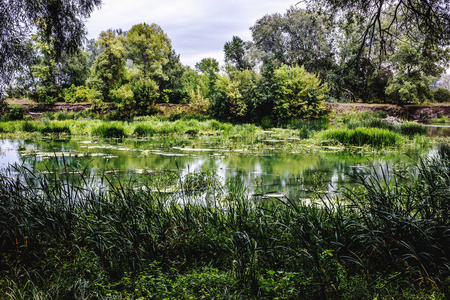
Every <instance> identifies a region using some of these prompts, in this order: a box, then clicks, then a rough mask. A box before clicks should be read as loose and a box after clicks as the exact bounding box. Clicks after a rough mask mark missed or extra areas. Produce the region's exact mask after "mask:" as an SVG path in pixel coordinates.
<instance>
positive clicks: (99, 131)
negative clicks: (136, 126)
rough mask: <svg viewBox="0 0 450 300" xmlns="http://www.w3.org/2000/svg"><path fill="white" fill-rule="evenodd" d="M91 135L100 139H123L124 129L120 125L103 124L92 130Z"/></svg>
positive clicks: (115, 123)
mask: <svg viewBox="0 0 450 300" xmlns="http://www.w3.org/2000/svg"><path fill="white" fill-rule="evenodd" d="M92 135H94V136H99V137H102V138H123V137H125V128H124V126H123V125H122V124H120V123H117V122H114V123H104V124H101V125H100V126H98V127H95V128H94V129H93V130H92Z"/></svg>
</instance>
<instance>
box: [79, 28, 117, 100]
mask: <svg viewBox="0 0 450 300" xmlns="http://www.w3.org/2000/svg"><path fill="white" fill-rule="evenodd" d="M119 37H120V36H119ZM119 37H116V36H115V34H114V32H112V31H102V32H101V33H100V38H99V40H98V44H99V45H100V46H101V47H102V48H103V49H104V50H103V52H102V53H101V54H100V55H99V56H97V58H96V59H95V62H94V66H93V67H92V70H93V72H92V73H93V74H92V75H93V77H91V78H90V79H89V80H88V83H87V84H88V86H89V87H91V88H95V89H97V90H99V91H101V92H102V94H103V97H104V98H108V97H109V93H110V91H112V90H114V89H116V88H118V87H119V85H120V84H121V83H122V81H123V80H124V79H125V76H126V69H125V58H124V56H125V48H124V46H123V41H121V40H120V39H119ZM122 38H123V37H122Z"/></svg>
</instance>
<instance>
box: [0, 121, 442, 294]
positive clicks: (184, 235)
mask: <svg viewBox="0 0 450 300" xmlns="http://www.w3.org/2000/svg"><path fill="white" fill-rule="evenodd" d="M244 129H245V128H242V130H244ZM247 129H248V128H247ZM449 149H450V147H449V146H448V145H443V146H440V148H439V149H438V151H437V154H436V156H435V157H430V158H423V160H422V161H421V163H420V164H419V165H418V166H417V167H416V168H415V169H414V170H413V171H411V172H412V173H411V176H408V177H404V176H403V175H395V174H394V179H393V180H392V181H387V180H385V179H384V178H386V177H387V176H381V175H377V172H367V173H358V174H357V175H355V176H356V177H355V180H356V181H357V182H358V183H359V187H358V188H354V189H349V190H346V191H344V192H343V193H342V195H341V196H340V197H339V198H338V199H326V198H323V204H322V205H306V204H304V203H303V202H302V201H298V200H296V199H280V200H276V201H273V200H272V201H266V200H264V199H259V198H255V199H252V198H250V197H249V195H248V193H247V188H246V187H245V185H244V184H243V182H244V181H243V178H242V175H240V174H237V175H236V176H235V177H233V178H230V179H228V180H227V182H226V183H225V185H223V186H222V185H220V184H219V183H218V181H217V180H214V178H213V177H212V176H211V174H208V173H207V172H198V173H193V174H190V175H187V176H186V177H184V178H182V177H180V176H179V175H178V173H170V174H169V173H167V174H165V173H161V174H154V173H150V175H149V177H148V179H149V181H148V182H145V181H137V180H135V179H133V178H132V177H130V179H129V180H127V181H123V180H122V181H121V180H114V178H112V177H108V176H103V177H101V178H98V177H94V176H92V175H91V172H90V171H89V166H88V165H78V164H76V163H72V162H71V160H65V159H64V158H62V160H54V161H49V162H48V163H54V164H55V165H54V166H49V169H52V168H56V169H57V170H58V171H57V172H53V173H51V174H47V173H38V172H34V171H31V170H29V169H28V168H27V167H26V166H11V167H10V168H9V169H8V170H5V172H3V173H1V174H0V232H1V234H0V245H1V247H2V248H1V249H2V253H3V254H4V255H3V258H2V260H1V262H0V264H1V271H0V272H1V274H2V276H1V277H0V288H1V290H2V291H6V293H4V295H6V296H5V297H8V296H9V297H16V298H33V297H39V295H41V296H42V297H44V298H64V299H66V298H74V297H75V298H77V297H84V298H103V297H106V296H108V295H109V296H114V297H119V298H120V297H121V298H139V297H144V298H202V297H203V298H207V299H210V298H224V299H242V298H256V297H265V298H277V297H278V298H289V299H295V298H298V297H299V295H301V298H304V299H327V298H358V299H363V298H368V299H373V298H375V297H383V298H395V299H397V298H399V297H403V298H411V297H413V296H414V297H416V296H417V295H419V296H423V297H431V295H433V297H435V298H437V299H443V298H444V294H445V293H447V296H448V293H449V286H448V285H446V278H448V276H450V263H449V261H450V249H449V247H450V246H449V245H450V243H449V241H450V230H449V226H450V214H449V208H450V207H449V203H450V201H449V200H450V199H449V194H450V193H448V187H449V186H450V175H449V174H450V160H449V159H450V150H449ZM387 170H388V169H386V170H384V169H383V170H382V171H381V172H387ZM157 180H159V182H158V183H156V181H157ZM155 184H158V185H159V186H161V187H163V186H164V184H166V185H168V184H170V185H173V184H175V185H177V184H178V192H175V193H172V194H170V195H168V194H164V193H162V192H161V191H158V190H155V189H154V188H152V187H154V186H155ZM143 186H144V187H145V188H143ZM217 189H220V190H223V191H224V193H216V192H215V191H216V190H217ZM192 191H193V192H195V193H198V194H192V195H193V197H190V198H184V197H187V195H188V193H189V192H192ZM208 191H209V192H210V194H211V195H215V198H213V199H211V201H208V202H204V201H200V200H199V201H196V198H195V197H196V196H195V195H198V197H202V196H201V195H202V193H204V192H208ZM180 197H181V199H185V200H189V201H180ZM315 197H319V199H322V198H320V197H321V196H320V195H317V196H315Z"/></svg>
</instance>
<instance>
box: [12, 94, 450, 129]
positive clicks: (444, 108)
mask: <svg viewBox="0 0 450 300" xmlns="http://www.w3.org/2000/svg"><path fill="white" fill-rule="evenodd" d="M7 102H8V103H9V104H21V105H23V106H24V108H25V112H26V113H28V114H30V115H32V116H35V117H38V116H39V115H42V114H43V113H44V112H47V111H50V112H80V111H84V110H86V109H89V108H90V107H91V106H92V103H88V102H85V103H64V102H56V103H54V104H53V105H45V104H38V103H36V102H33V101H32V100H29V99H8V100H7ZM158 105H159V107H160V109H161V111H162V112H163V113H164V114H166V115H167V114H170V113H172V112H174V111H176V110H177V109H182V110H187V109H188V108H189V105H188V104H173V103H160V104H158ZM328 106H329V108H330V109H331V110H335V111H336V112H337V113H349V112H359V111H373V112H384V113H386V114H387V115H389V116H393V117H397V118H401V119H404V120H409V121H416V122H420V123H428V122H429V121H430V120H431V119H434V118H441V117H442V116H447V117H450V103H437V104H421V105H405V106H397V105H392V104H365V103H328Z"/></svg>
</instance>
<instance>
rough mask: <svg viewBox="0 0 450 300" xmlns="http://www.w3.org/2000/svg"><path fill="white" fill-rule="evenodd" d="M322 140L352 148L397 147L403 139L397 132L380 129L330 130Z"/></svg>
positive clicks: (322, 136)
mask: <svg viewBox="0 0 450 300" xmlns="http://www.w3.org/2000/svg"><path fill="white" fill-rule="evenodd" d="M321 139H322V140H331V141H334V142H338V143H341V144H344V145H352V146H365V145H369V146H373V147H384V146H395V145H397V144H399V143H400V142H401V140H402V138H401V137H400V136H399V135H398V134H397V133H395V132H392V131H389V130H386V129H379V128H364V127H360V128H356V129H330V130H327V131H324V132H323V133H322V135H321Z"/></svg>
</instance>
